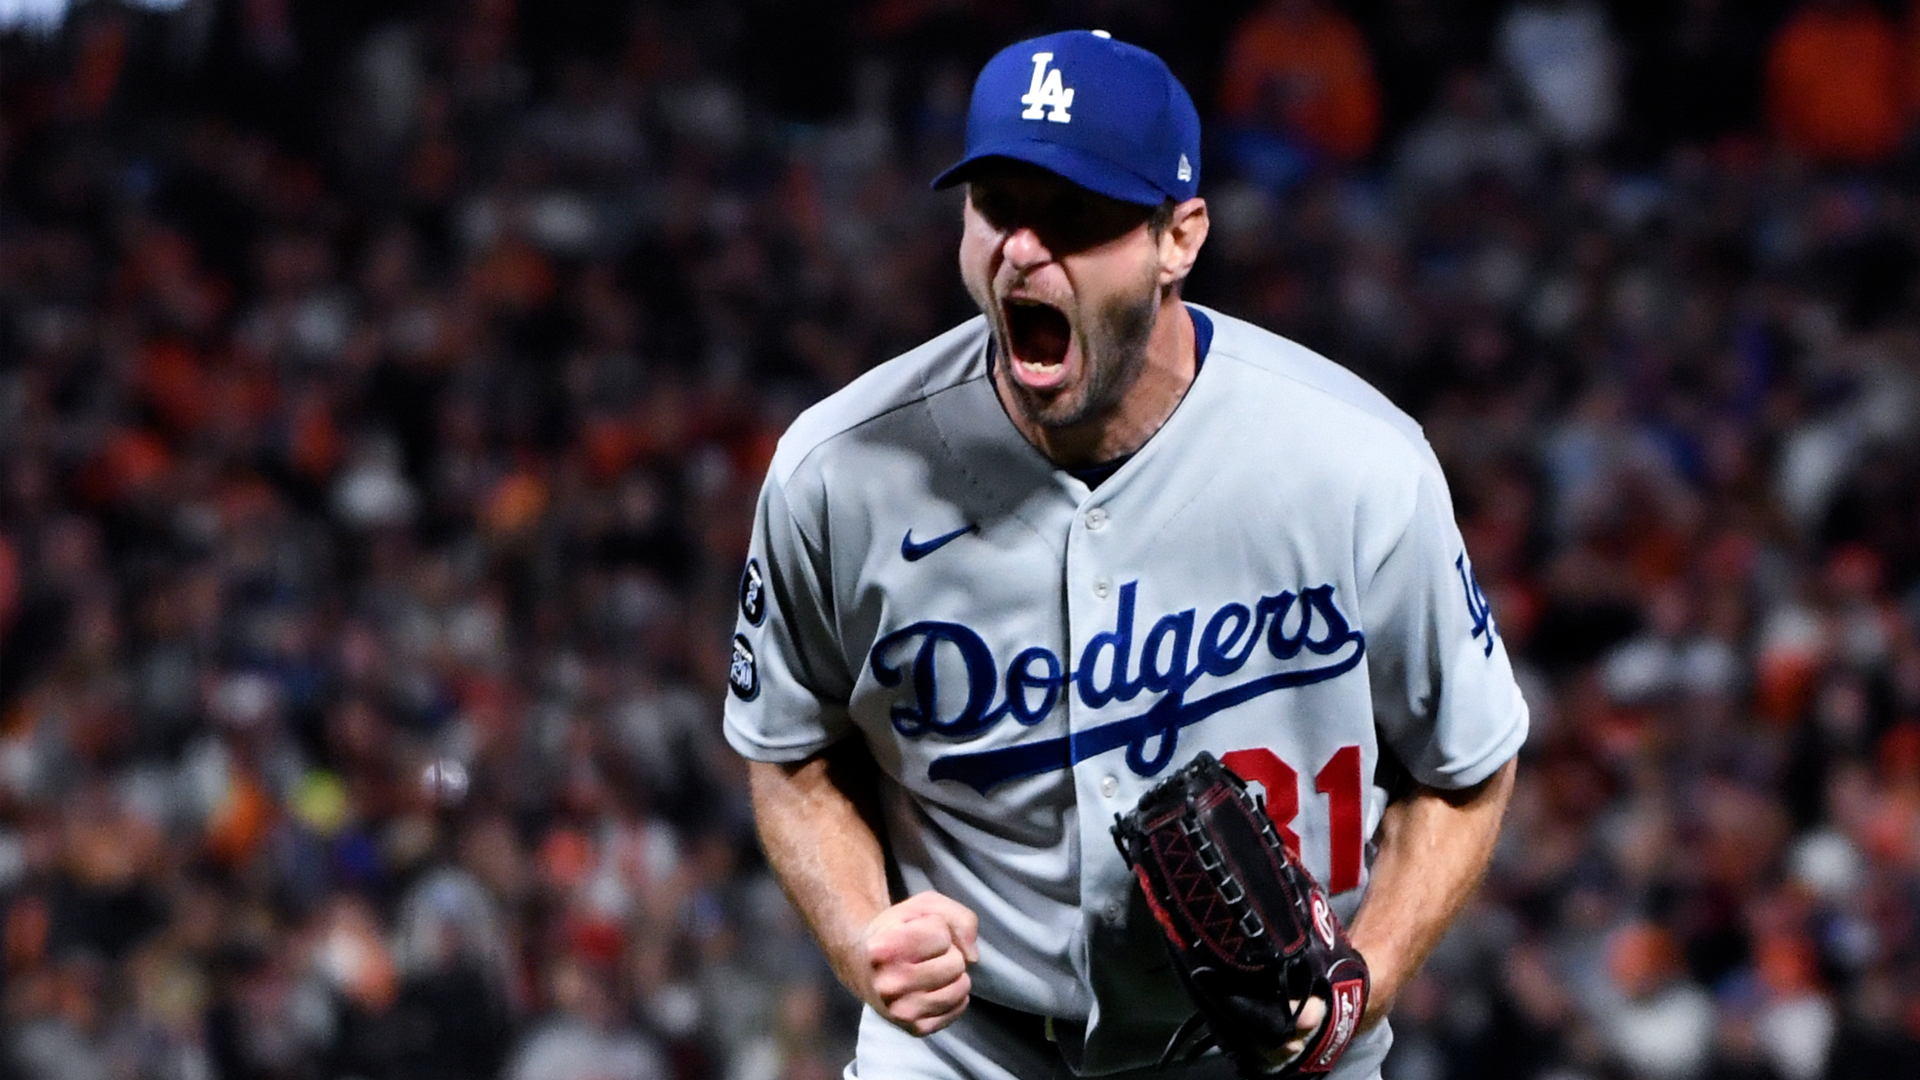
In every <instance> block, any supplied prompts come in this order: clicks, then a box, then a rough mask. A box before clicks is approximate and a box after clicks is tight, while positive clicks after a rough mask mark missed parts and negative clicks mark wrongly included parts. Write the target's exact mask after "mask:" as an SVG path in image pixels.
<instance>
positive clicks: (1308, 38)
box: [1220, 0, 1380, 161]
mask: <svg viewBox="0 0 1920 1080" xmlns="http://www.w3.org/2000/svg"><path fill="white" fill-rule="evenodd" d="M1220 105H1221V110H1222V112H1223V113H1224V114H1225V116H1226V117H1227V118H1228V119H1229V120H1231V121H1233V122H1235V123H1242V124H1252V125H1254V126H1258V127H1266V128H1271V129H1274V130H1278V131H1284V132H1287V133H1289V134H1292V135H1294V136H1297V137H1299V138H1300V139H1302V140H1304V141H1305V142H1306V143H1307V144H1308V145H1310V146H1312V147H1313V148H1314V149H1316V150H1318V151H1320V152H1321V153H1324V154H1327V155H1328V156H1330V157H1333V158H1335V159H1336V160H1340V161H1352V160H1354V159H1356V158H1358V157H1360V156H1361V155H1363V154H1365V153H1366V152H1367V150H1368V149H1369V148H1370V147H1371V146H1372V145H1373V140H1374V138H1375V136H1377V135H1378V134H1379V131H1380V87H1379V84H1378V83H1377V82H1376V81H1375V80H1374V77H1373V62H1372V60H1371V58H1370V57H1369V56H1368V53H1367V44H1366V41H1365V39H1364V38H1362V37H1361V36H1360V30H1359V28H1358V27H1356V26H1355V25H1354V24H1353V23H1352V21H1350V20H1349V19H1347V17H1346V16H1344V15H1342V14H1340V13H1339V12H1337V11H1334V10H1333V9H1331V8H1329V7H1326V6H1324V5H1323V4H1321V3H1319V2H1318V0H1274V2H1272V3H1268V4H1266V5H1264V6H1262V7H1261V8H1260V9H1259V10H1257V11H1255V12H1254V13H1253V14H1252V15H1250V16H1248V17H1247V20H1246V21H1245V22H1243V23H1241V24H1240V27H1239V29H1237V30H1236V31H1235V32H1234V35H1233V40H1232V42H1231V44H1230V45H1229V46H1228V51H1227V64H1226V71H1225V73H1224V75H1223V77H1222V82H1221V88H1220Z"/></svg>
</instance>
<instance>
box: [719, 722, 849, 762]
mask: <svg viewBox="0 0 1920 1080" xmlns="http://www.w3.org/2000/svg"><path fill="white" fill-rule="evenodd" d="M721 730H722V731H723V732H724V733H725V734H726V737H727V745H729V746H731V747H733V749H734V752H735V753H737V754H739V755H740V756H741V757H743V758H746V759H747V760H748V761H761V762H766V763H768V764H771V765H785V764H790V763H792V762H795V761H805V760H806V759H808V758H810V757H812V756H813V755H815V754H817V753H819V752H820V751H822V750H825V749H826V748H827V747H829V746H832V745H833V744H834V743H837V742H839V741H840V740H841V739H843V738H845V737H846V736H845V735H844V734H840V735H829V736H826V737H824V738H814V739H807V740H804V741H800V742H769V741H767V740H764V739H756V738H754V737H753V736H752V735H750V734H748V733H747V732H746V731H745V730H743V729H742V728H741V727H740V726H739V725H737V724H735V723H734V720H733V717H732V716H728V717H726V718H725V721H724V722H723V723H722V724H721Z"/></svg>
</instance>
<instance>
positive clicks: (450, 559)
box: [0, 0, 1920, 1080]
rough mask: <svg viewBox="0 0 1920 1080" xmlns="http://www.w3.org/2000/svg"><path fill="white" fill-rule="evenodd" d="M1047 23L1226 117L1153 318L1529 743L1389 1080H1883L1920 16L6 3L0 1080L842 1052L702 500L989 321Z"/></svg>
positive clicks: (439, 1073)
mask: <svg viewBox="0 0 1920 1080" xmlns="http://www.w3.org/2000/svg"><path fill="white" fill-rule="evenodd" d="M1916 7H1920V5H1916ZM4 14H5V9H4V7H0V15H4ZM1074 25H1081V26H1103V27H1105V28H1107V29H1110V30H1111V31H1113V32H1114V33H1115V34H1116V35H1117V36H1119V37H1122V38H1123V39H1126V40H1132V41H1135V42H1138V43H1141V44H1144V45H1147V46H1149V47H1152V48H1155V49H1156V50H1157V51H1160V52H1161V53H1162V54H1163V55H1164V56H1166V57H1167V58H1168V60H1169V62H1170V63H1172V64H1173V66H1174V68H1175V70H1176V71H1177V72H1178V73H1179V74H1181V76H1182V77H1183V79H1184V80H1185V81H1186V83H1187V85H1188V86H1189V87H1191V88H1192V89H1193V91H1194V93H1195V96H1196V98H1197V99H1199V101H1200V103H1201V107H1202V112H1203V114H1204V115H1205V116H1206V117H1207V118H1208V124H1209V128H1208V131H1209V135H1208V142H1207V151H1206V157H1205V161H1204V164H1203V169H1204V175H1203V178H1202V179H1203V182H1202V191H1203V194H1205V195H1207V196H1208V198H1209V200H1210V202H1211V205H1212V208H1213V215H1214V223H1215V224H1214V232H1213V238H1212V241H1211V242H1210V243H1209V245H1208V248H1207V251H1206V253H1205V254H1204V255H1203V257H1202V260H1201V264H1200V267H1199V269H1198V270H1197V272H1196V274H1195V277H1194V278H1193V280H1192V281H1191V283H1190V286H1189V289H1188V295H1189V297H1190V298H1192V299H1194V300H1197V301H1200V302H1204V303H1208V304H1212V305H1215V306H1218V307H1221V308H1223V309H1225V310H1227V311H1230V312H1233V313H1235V314H1239V315H1243V316H1245V317H1248V318H1251V319H1253V320H1255V321H1257V322H1260V323H1262V324H1264V325H1266V326H1268V327H1270V328H1272V329H1274V330H1277V331H1279V332H1281V333H1285V334H1288V335H1290V336H1293V337H1295V338H1297V339H1299V340H1301V341H1303V342H1305V343H1307V344H1309V345H1311V346H1313V347H1315V348H1318V349H1320V350H1322V351H1324V352H1326V353H1327V354H1328V355H1330V356H1332V357H1334V358H1336V359H1338V360H1340V361H1342V362H1343V363H1346V364H1348V365H1349V366H1351V367H1353V368H1354V369H1355V370H1356V371H1358V372H1360V373H1361V374H1363V375H1365V376H1366V377H1368V378H1369V379H1372V380H1373V381H1375V382H1376V383H1377V384H1378V385H1380V386H1381V387H1382V388H1383V389H1384V390H1386V391H1387V392H1388V393H1389V395H1390V396H1392V397H1393V398H1394V399H1395V400H1396V401H1398V402H1399V403H1401V404H1402V405H1403V406H1405V407H1406V408H1408V409H1409V410H1410V411H1412V412H1413V413H1414V414H1415V415H1416V416H1417V417H1418V418H1419V419H1420V420H1421V421H1422V422H1423V424H1424V425H1425V426H1426V430H1427V432H1428V434H1429V437H1430V438H1431V440H1432V441H1433V443H1434V446H1435V448H1436V450H1437V451H1438V452H1439V454H1440V457H1441V459H1442V461H1443V462H1444V464H1445V465H1446V467H1447V469H1448V473H1449V477H1450V481H1451V483H1452V486H1453V491H1454V496H1455V499H1456V502H1457V504H1458V510H1459V514H1460V519H1461V525H1462V528H1463V531H1464V532H1465V534H1466V537H1467V541H1468V546H1469V548H1470V550H1471V551H1472V553H1473V558H1474V561H1475V563H1476V565H1477V568H1478V571H1479V576H1480V578H1481V580H1482V581H1483V582H1484V584H1485V585H1486V588H1487V592H1488V594H1489V597H1490V599H1491V601H1492V607H1493V611H1494V613H1495V615H1496V617H1497V619H1498V621H1499V626H1500V630H1501V632H1502V634H1503V636H1504V638H1505V641H1506V644H1507V647H1508V649H1509V650H1510V651H1511V652H1512V654H1513V655H1514V657H1515V660H1516V664H1517V666H1518V667H1519V669H1520V671H1521V673H1522V677H1523V682H1524V685H1525V688H1526V691H1527V694H1528V697H1529V700H1530V702H1531V705H1532V708H1533V715H1534V733H1533V736H1532V738H1531V740H1530V742H1529V744H1528V746H1527V748H1526V750H1525V751H1524V752H1523V765H1522V769H1521V773H1520V782H1519V788H1518V791H1517V794H1516V796H1515V801H1514V804H1513V808H1512V812H1511V815H1510V817H1509V824H1508V826H1507V830H1506V833H1505V836H1504V839H1503V842H1502V845H1501V848H1500V850H1499V852H1498V853H1497V855H1496V858H1495V863H1494V866H1493V869H1492V872H1491V874H1490V877H1489V879H1488V883H1487V886H1486V888H1485V889H1484V890H1483V893H1482V895H1481V896H1480V897H1479V899H1477V900H1476V901H1475V903H1474V905H1473V907H1472V908H1470V910H1469V911H1468V912H1467V914H1466V916H1465V917H1463V919H1462V920H1461V922H1460V924H1459V927H1458V929H1457V931H1456V932H1455V933H1453V934H1452V935H1451V936H1450V937H1449V938H1448V939H1447V940H1446V941H1445V942H1444V943H1443V945H1442V947H1441V949H1440V951H1439V952H1438V953H1437V954H1436V956H1435V957H1434V959H1433V961H1432V963H1431V964H1430V965H1429V967H1428V970H1427V971H1426V973H1425V974H1424V975H1423V976H1422V977H1421V978H1420V979H1419V980H1418V981H1417V982H1416V983H1415V984H1414V985H1413V986H1412V988H1411V989H1410V990H1409V991H1408V992H1407V994H1406V996H1405V998H1404V999H1403V1000H1402V1002H1401V1004H1400V1008H1399V1011H1398V1014H1397V1019H1396V1030H1397V1032H1398V1042H1397V1044H1396V1048H1395V1050H1394V1056H1393V1058H1392V1060H1391V1061H1390V1063H1389V1066H1388V1073H1387V1075H1388V1076H1389V1077H1391V1078H1392V1080H1465V1078H1469V1077H1471V1078H1485V1080H1507V1078H1511V1080H1824V1078H1827V1077H1832V1078H1836V1080H1838V1078H1846V1080H1862V1078H1878V1077H1895V1076H1915V1075H1920V291H1917V288H1916V287H1917V286H1920V187H1916V182H1920V139H1916V133H1917V131H1920V127H1917V125H1916V116H1920V13H1916V11H1914V10H1909V7H1908V5H1907V4H1905V3H1900V2H1889V3H1869V2H1866V0H1804V2H1793V0H1676V2H1674V3H1671V4H1665V5H1651V4H1635V3H1627V2H1624V0H1622V2H1617V3H1602V2H1600V0H1514V2H1501V0H1365V2H1361V0H1355V2H1351V3H1339V4H1335V3H1332V2H1330V0H1264V2H1253V0H1243V2H1238V3H1225V2H1223V3H1220V4H1213V5H1191V4H1187V5H1174V4H1165V3H1159V2H1152V0H1086V2H1080V3H1069V2H1066V0H1058V2H1044V0H1027V2H1023V3H1014V2H989V0H840V2H824V0H823V2H806V0H736V2H720V0H690V2H685V3H680V2H671V3H670V2H667V0H579V2H571V0H570V2H567V3H550V4H532V3H524V2H520V0H398V2H379V0H331V2H319V0H313V2H306V0H186V3H185V4H184V5H183V6H180V7H179V9H178V10H174V11H156V10H149V9H147V8H143V7H130V6H123V5H120V4H116V3H110V2H89V3H83V4H80V5H77V6H76V7H75V8H74V9H73V10H72V11H71V12H70V13H69V14H68V16H67V17H66V19H65V20H64V22H62V23H59V24H58V25H47V24H38V25H35V26H34V27H32V28H30V29H24V30H14V31H12V32H9V33H5V34H4V35H0V1062H3V1063H4V1065H3V1066H0V1075H5V1076H9V1077H15V1076H17V1077H22V1078H25V1080H109V1078H111V1080H321V1078H342V1080H344V1078H364V1080H385V1078H399V1077H408V1078H419V1080H436V1078H446V1080H456V1078H492V1077H502V1078H505V1080H704V1078H709V1077H711V1078H724V1080H830V1078H831V1077H833V1076H835V1075H837V1073H838V1070H839V1069H840V1067H841V1065H842V1064H843V1063H844V1062H845V1061H846V1060H847V1058H848V1056H849V1054H850V1047H851V1039H852V1022H853V1019H854V1017H855V1015H856V1013H855V1008H854V1006H853V1004H852V1002H851V1000H850V999H849V998H848V996H847V995H846V994H845V993H844V991H842V990H840V989H839V988H838V987H837V985H836V984H835V983H834V982H833V981H832V978H831V976H830V974H829V973H828V971H827V969H826V967H825V965H824V963H823V962H822V960H821V959H820V957H819V956H818V954H817V952H816V951H815V949H814V948H813V946H812V945H811V944H810V942H809V941H808V939H807V937H806V934H805V931H804V928H803V927H802V926H801V925H800V924H799V922H798V920H797V919H796V917H795V916H794V914H793V913H792V911H791V910H790V908H789V907H788V906H787V904H786V902H785V900H784V899H783V897H782V896H781V894H780V892H779V889H778V888H777V886H776V885H775V884H774V883H773V882H772V880H771V879H770V877H769V876H768V874H767V872H766V870H765V867H764V865H763V864H762V863H761V861H760V859H759V856H758V853H757V849H756V846H755V842H754V839H753V836H752V831H751V824H750V818H749V814H748V809H747V807H746V799H745V792H744V785H743V775H744V772H743V768H742V766H741V764H740V763H739V762H738V761H737V760H736V759H735V758H734V756H733V755H732V754H731V752H730V751H729V750H727V748H726V747H725V745H724V743H723V742H722V741H721V739H720V737H719V719H718V718H719V707H720V701H721V699H722V695H723V694H724V688H723V685H724V681H725V670H724V669H725V666H726V662H725V660H726V644H725V643H726V641H727V637H728V634H729V631H730V625H731V622H732V618H733V609H734V597H735V590H736V584H737V574H738V570H739V566H740V563H741V560H742V557H743V553H744V550H745V544H746V535H747V531H748V527H749V525H750V522H751V513H752V507H753V502H754V494H755V491H756V490H757V487H758V484H759V481H760V479H761V474H762V471H763V469H764V468H765V465H766V463H767V461H768V459H769V456H770V454H771V450H772V446H773V443H774V440H775V439H776V438H777V437H778V435H779V433H780V431H781V430H783V428H784V426H785V425H786V423H787V422H788V421H789V420H790V419H791V418H792V417H793V416H794V415H795V414H796V413H797V412H798V411H799V410H800V409H802V408H804V407H805V406H806V405H807V404H809V403H810V402H812V401H814V400H816V399H817V398H818V397H820V396H821V395H822V394H824V393H826V392H829V391H831V390H832V389H834V388H836V387H838V386H840V385H842V384H843V383H845V382H846V381H847V380H848V379H850V378H852V377H853V376H854V375H856V374H858V373H859V372H860V371H862V370H864V369H865V368H867V367H869V366H871V365H872V364H874V363H877V362H878V361H880V360H883V359H885V358H886V357H888V356H890V355H892V354H894V353H895V352H897V351H899V350H901V349H903V348H905V347H907V346H910V345H912V344H915V343H917V342H918V341H919V340H921V339H923V338H924V337H926V336H928V335H930V334H932V333H934V332H937V331H938V330H940V329H942V328H944V327H946V326H948V325H950V324H951V323H953V322H955V321H958V320H959V319H961V318H963V317H965V316H966V315H967V314H969V313H970V307H969V304H968V301H967V299H966V296H965V294H964V291H963V290H962V289H961V287H960V284H959V280H958V274H957V272H956V271H955V269H954V264H953V258H954V244H955V242H956V239H957V235H958V203H957V198H958V196H957V195H954V194H953V193H950V192H949V193H939V194H936V193H931V192H929V191H927V190H926V181H927V179H928V178H929V177H931V176H932V175H933V174H934V173H935V172H936V171H937V170H938V169H939V168H940V167H941V166H943V165H944V164H946V163H947V162H949V161H950V160H952V159H953V158H954V157H955V156H956V154H957V150H958V140H959V135H960V132H961V125H962V124H963V122H964V113H965V106H966V100H967V93H968V90H969V87H970V82H971V79H972V76H973V73H974V72H975V71H976V70H977V69H978V66H979V64H980V63H981V62H983V61H984V59H985V58H986V57H987V56H988V55H990V54H991V53H992V52H993V51H994V50H995V49H997V48H998V47H999V46H1001V45H1003V44H1006V43H1007V42H1010V41H1013V40H1015V39H1017V38H1018V37H1021V36H1023V35H1025V34H1027V33H1029V32H1037V31H1041V30H1048V29H1056V28H1060V27H1065V26H1074ZM1276 467H1280V466H1278V465H1276Z"/></svg>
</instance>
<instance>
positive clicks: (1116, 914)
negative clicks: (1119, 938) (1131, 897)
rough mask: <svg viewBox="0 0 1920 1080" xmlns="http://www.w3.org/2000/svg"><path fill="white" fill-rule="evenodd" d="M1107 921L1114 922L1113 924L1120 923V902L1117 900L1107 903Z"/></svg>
mask: <svg viewBox="0 0 1920 1080" xmlns="http://www.w3.org/2000/svg"><path fill="white" fill-rule="evenodd" d="M1107 921H1108V922H1114V923H1117V922H1119V921H1120V901H1118V900H1109V901H1107Z"/></svg>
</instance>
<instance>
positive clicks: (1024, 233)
mask: <svg viewBox="0 0 1920 1080" xmlns="http://www.w3.org/2000/svg"><path fill="white" fill-rule="evenodd" d="M1000 243H1001V250H1002V251H1003V252H1004V253H1005V255H1006V257H1007V262H1008V264H1009V265H1011V266H1012V267H1013V268H1014V269H1015V270H1019V271H1021V272H1023V273H1024V272H1026V271H1028V270H1031V269H1033V268H1034V267H1037V266H1040V265H1042V264H1044V263H1048V262H1051V261H1052V260H1053V252H1052V251H1050V250H1048V248H1047V245H1046V241H1044V240H1041V239H1040V234H1039V233H1037V232H1034V231H1033V227H1032V226H1030V225H1021V226H1019V227H1018V228H1015V229H1012V230H1010V231H1008V233H1007V237H1006V239H1005V240H1002V241H1001V242H1000Z"/></svg>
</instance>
